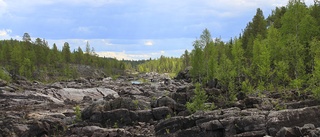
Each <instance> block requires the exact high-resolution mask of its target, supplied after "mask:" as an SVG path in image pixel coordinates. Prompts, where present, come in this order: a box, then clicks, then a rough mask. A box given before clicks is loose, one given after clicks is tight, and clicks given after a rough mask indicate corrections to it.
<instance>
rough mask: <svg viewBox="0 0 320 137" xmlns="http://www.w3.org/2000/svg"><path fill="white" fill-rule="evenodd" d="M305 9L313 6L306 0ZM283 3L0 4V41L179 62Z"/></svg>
mask: <svg viewBox="0 0 320 137" xmlns="http://www.w3.org/2000/svg"><path fill="white" fill-rule="evenodd" d="M305 2H306V4H307V5H310V4H312V3H313V0H305ZM286 4H287V0H232V1H226V0H41V1H39V0H0V20H1V21H0V39H10V38H13V39H19V40H21V39H22V38H21V37H22V35H23V34H24V33H25V32H28V33H29V34H30V35H31V37H32V38H33V39H35V38H38V37H39V38H44V39H46V40H47V41H48V42H49V46H50V47H51V46H52V44H53V43H56V44H57V46H58V47H60V49H61V46H62V45H63V43H64V42H69V44H70V45H71V49H72V50H73V49H76V48H77V47H79V46H80V47H81V48H82V49H83V50H84V49H85V45H86V42H87V41H89V43H90V45H91V47H94V49H95V51H96V52H97V53H98V55H99V56H106V57H116V58H118V59H134V60H137V59H148V58H150V57H151V58H157V57H160V55H165V56H174V57H179V56H180V55H181V54H182V53H183V52H184V50H186V49H187V50H191V49H192V42H193V41H194V40H196V38H198V37H199V36H200V34H201V33H202V30H203V29H205V28H208V29H209V30H210V32H211V35H212V37H213V38H215V37H219V38H222V40H225V41H226V40H229V39H230V38H231V37H234V36H238V35H239V34H240V33H241V31H242V29H244V28H245V26H246V24H247V23H248V22H249V21H251V19H252V18H253V16H254V15H255V12H256V9H257V8H261V9H262V10H263V12H264V15H265V17H267V16H268V15H269V14H270V13H271V10H272V9H274V8H275V7H276V6H283V5H286Z"/></svg>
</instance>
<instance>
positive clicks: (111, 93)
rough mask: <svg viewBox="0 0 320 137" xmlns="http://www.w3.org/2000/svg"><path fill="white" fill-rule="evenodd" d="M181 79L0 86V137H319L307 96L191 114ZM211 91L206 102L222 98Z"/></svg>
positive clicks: (319, 118) (189, 91) (318, 110)
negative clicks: (210, 98) (213, 96)
mask: <svg viewBox="0 0 320 137" xmlns="http://www.w3.org/2000/svg"><path fill="white" fill-rule="evenodd" d="M179 75H180V77H182V79H181V78H180V79H174V80H173V79H169V78H168V77H167V76H166V75H160V74H157V73H148V74H141V75H139V76H138V78H135V77H119V78H118V79H116V80H113V79H111V78H95V79H93V78H90V79H89V78H80V79H77V80H70V81H61V82H56V83H52V84H43V83H41V82H36V81H34V82H28V81H25V80H18V81H16V82H14V83H6V82H4V81H2V80H0V137H34V136H37V137H45V136H70V137H77V136H88V137H91V136H94V137H100V136H101V137H115V136H123V137H125V136H132V137H144V136H159V137H162V136H175V137H185V136H192V137H193V136H199V137H203V136H208V137H224V136H226V137H230V136H236V137H263V136H279V137H291V136H309V137H316V136H320V128H318V127H320V102H319V101H316V100H311V99H310V98H308V96H307V95H306V97H304V98H305V99H303V100H297V99H295V96H294V95H295V93H294V91H292V92H290V94H292V95H293V96H291V97H292V99H291V101H287V102H284V101H282V100H281V98H279V97H278V96H279V95H278V93H272V94H271V93H270V94H267V96H265V97H259V96H249V97H248V96H238V101H237V102H235V103H233V104H229V105H228V106H226V105H223V102H222V103H220V104H219V102H215V103H216V105H217V109H215V110H212V111H199V112H196V113H194V114H191V113H190V112H189V111H188V110H187V109H186V107H185V104H186V102H188V101H190V99H191V97H192V96H193V90H194V86H193V85H192V84H191V83H189V82H190V78H189V77H187V76H185V75H184V74H179ZM136 79H145V80H146V81H147V82H146V81H144V82H141V83H140V82H136ZM132 81H135V82H132ZM149 81H152V82H149ZM211 85H213V86H208V88H206V91H207V93H208V94H212V95H214V94H215V93H216V92H219V89H218V87H217V84H211ZM299 96H302V95H299ZM296 98H298V97H296ZM215 101H216V100H215ZM76 107H78V108H80V109H81V117H82V119H79V118H78V117H77V116H76V115H77V112H76V111H75V110H76ZM78 115H79V114H78Z"/></svg>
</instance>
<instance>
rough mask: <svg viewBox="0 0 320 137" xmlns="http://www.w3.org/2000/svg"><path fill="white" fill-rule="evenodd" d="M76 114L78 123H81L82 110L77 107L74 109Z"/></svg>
mask: <svg viewBox="0 0 320 137" xmlns="http://www.w3.org/2000/svg"><path fill="white" fill-rule="evenodd" d="M74 113H75V114H76V121H77V122H79V121H81V120H82V118H81V109H80V106H79V105H77V106H76V107H75V108H74Z"/></svg>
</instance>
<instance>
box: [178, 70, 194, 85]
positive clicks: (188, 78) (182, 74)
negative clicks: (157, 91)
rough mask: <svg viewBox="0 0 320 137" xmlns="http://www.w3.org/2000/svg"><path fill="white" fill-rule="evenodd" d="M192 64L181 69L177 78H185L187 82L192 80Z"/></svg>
mask: <svg viewBox="0 0 320 137" xmlns="http://www.w3.org/2000/svg"><path fill="white" fill-rule="evenodd" d="M191 69H192V67H191V66H189V67H187V68H185V69H184V70H183V71H180V72H179V73H178V75H177V76H176V77H175V79H177V80H184V81H186V82H189V83H190V82H192V77H191V75H190V70H191Z"/></svg>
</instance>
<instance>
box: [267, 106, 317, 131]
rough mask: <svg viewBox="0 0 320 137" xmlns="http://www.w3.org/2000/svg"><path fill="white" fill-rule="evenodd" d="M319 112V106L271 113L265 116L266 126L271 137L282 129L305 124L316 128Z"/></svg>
mask: <svg viewBox="0 0 320 137" xmlns="http://www.w3.org/2000/svg"><path fill="white" fill-rule="evenodd" d="M319 110H320V106H314V107H306V108H300V109H286V110H281V111H272V112H270V114H269V115H268V116H267V123H266V126H267V128H268V129H269V133H270V135H271V136H275V135H276V133H277V131H279V130H280V129H281V128H282V127H291V126H303V125H304V124H307V123H309V124H314V125H315V126H317V127H318V126H320V125H319V122H318V121H320V113H319Z"/></svg>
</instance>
